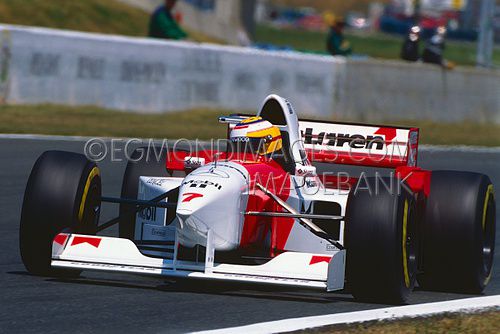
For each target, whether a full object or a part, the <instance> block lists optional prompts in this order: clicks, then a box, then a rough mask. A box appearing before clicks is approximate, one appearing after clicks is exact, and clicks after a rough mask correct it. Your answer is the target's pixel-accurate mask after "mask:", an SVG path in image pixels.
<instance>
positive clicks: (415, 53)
mask: <svg viewBox="0 0 500 334" xmlns="http://www.w3.org/2000/svg"><path fill="white" fill-rule="evenodd" d="M419 58H420V27H419V26H413V27H411V29H410V33H409V34H408V37H406V39H405V41H404V43H403V48H402V49H401V59H403V60H407V61H418V60H419Z"/></svg>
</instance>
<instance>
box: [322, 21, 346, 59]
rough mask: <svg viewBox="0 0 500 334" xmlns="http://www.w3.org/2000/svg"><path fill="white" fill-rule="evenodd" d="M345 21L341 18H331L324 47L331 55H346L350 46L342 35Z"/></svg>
mask: <svg viewBox="0 0 500 334" xmlns="http://www.w3.org/2000/svg"><path fill="white" fill-rule="evenodd" d="M344 27H345V21H344V20H343V19H342V18H337V19H333V20H332V22H331V26H330V32H329V33H328V37H327V41H326V47H327V50H328V52H329V53H330V54H331V55H332V56H348V55H350V54H351V53H352V48H351V45H350V43H349V41H348V40H346V39H345V37H344Z"/></svg>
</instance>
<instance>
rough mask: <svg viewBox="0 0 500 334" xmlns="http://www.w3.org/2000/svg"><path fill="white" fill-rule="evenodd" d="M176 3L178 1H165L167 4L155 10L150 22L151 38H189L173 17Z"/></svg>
mask: <svg viewBox="0 0 500 334" xmlns="http://www.w3.org/2000/svg"><path fill="white" fill-rule="evenodd" d="M176 3H177V0H165V4H164V5H163V6H160V7H158V9H156V10H155V12H154V13H153V15H152V16H151V21H150V22H149V34H148V35H149V37H153V38H163V39H177V40H179V39H185V38H187V34H186V32H185V31H184V30H182V28H181V27H180V26H179V25H178V24H177V22H176V20H175V18H174V16H173V15H172V10H173V8H174V6H175V4H176Z"/></svg>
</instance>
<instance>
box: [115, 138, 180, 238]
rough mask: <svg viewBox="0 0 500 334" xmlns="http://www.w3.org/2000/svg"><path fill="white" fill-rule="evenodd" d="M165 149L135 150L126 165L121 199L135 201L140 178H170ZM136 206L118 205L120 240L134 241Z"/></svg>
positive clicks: (142, 148)
mask: <svg viewBox="0 0 500 334" xmlns="http://www.w3.org/2000/svg"><path fill="white" fill-rule="evenodd" d="M167 154H168V151H167V150H166V149H160V148H155V149H153V147H150V148H148V147H141V148H138V149H136V150H135V151H134V152H133V153H132V155H131V160H130V161H129V162H128V163H127V167H126V169H125V174H124V175H123V182H122V192H121V197H122V198H127V199H137V192H138V188H139V178H140V177H141V176H153V177H168V176H172V175H171V174H170V173H169V172H168V171H167V168H166V163H167ZM136 214H137V212H136V206H135V205H130V204H120V221H119V226H118V227H119V234H120V238H126V239H130V240H134V234H135V219H136Z"/></svg>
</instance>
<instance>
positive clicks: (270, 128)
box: [229, 117, 283, 155]
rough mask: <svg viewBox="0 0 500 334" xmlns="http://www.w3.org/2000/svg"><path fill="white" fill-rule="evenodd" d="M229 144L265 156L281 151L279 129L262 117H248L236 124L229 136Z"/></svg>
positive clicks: (281, 144) (281, 143)
mask: <svg viewBox="0 0 500 334" xmlns="http://www.w3.org/2000/svg"><path fill="white" fill-rule="evenodd" d="M229 138H230V140H231V142H233V143H234V144H236V145H238V146H244V147H245V151H251V152H253V153H258V154H260V155H266V154H270V153H274V152H276V151H279V150H281V147H282V146H283V142H282V140H281V131H280V129H279V128H278V127H277V126H275V125H273V124H271V122H269V121H266V120H264V119H262V117H250V118H247V119H245V120H243V121H241V122H240V123H238V124H237V125H236V126H235V127H234V128H233V129H232V130H231V133H230V135H229Z"/></svg>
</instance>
